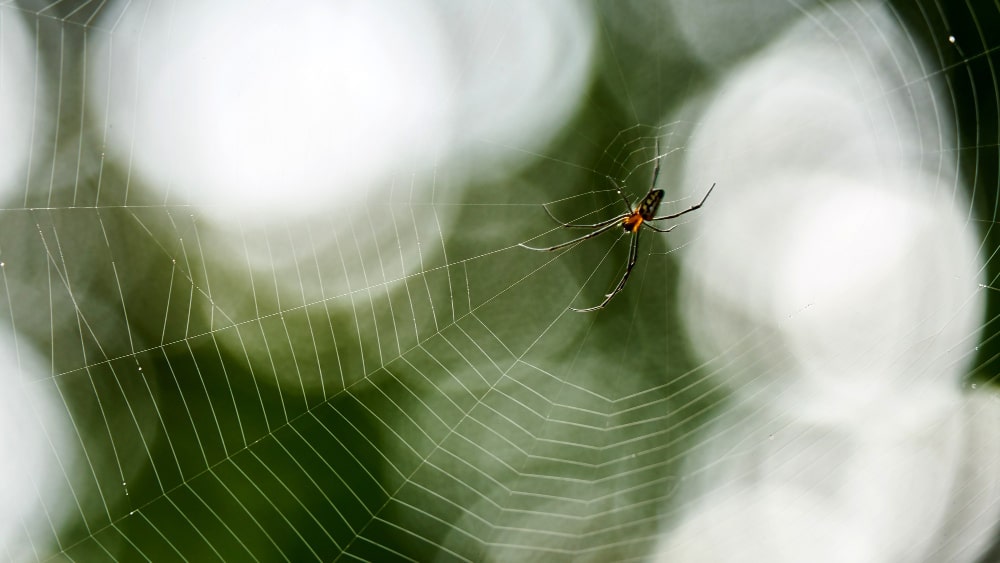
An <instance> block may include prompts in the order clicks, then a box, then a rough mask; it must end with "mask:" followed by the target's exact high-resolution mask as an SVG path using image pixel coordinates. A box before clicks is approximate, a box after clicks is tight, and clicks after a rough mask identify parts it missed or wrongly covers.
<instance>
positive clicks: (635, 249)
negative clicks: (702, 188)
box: [519, 143, 715, 313]
mask: <svg viewBox="0 0 1000 563" xmlns="http://www.w3.org/2000/svg"><path fill="white" fill-rule="evenodd" d="M656 152H657V154H659V152H660V151H659V143H657V145H656ZM659 159H660V157H659V156H657V157H656V166H655V167H654V168H653V180H652V182H650V185H649V191H648V192H646V196H645V197H643V198H642V201H640V202H638V205H637V206H636V207H635V208H633V207H632V205H631V204H630V203H629V202H628V198H627V197H625V193H624V191H622V189H621V187H620V186H619V185H618V183H617V182H615V180H614V178H612V177H611V176H608V180H610V181H611V183H612V184H613V185H614V187H615V190H617V191H618V195H619V196H620V197H621V198H622V201H623V202H625V209H626V210H627V211H626V212H625V213H623V214H621V215H619V216H617V217H613V218H611V219H608V220H606V221H601V222H600V223H594V224H592V225H580V224H574V223H563V222H562V221H560V220H559V219H556V218H555V216H553V215H552V213H551V212H549V208H548V207H546V206H545V205H544V204H543V205H542V209H544V210H545V213H548V215H549V217H551V218H552V220H553V221H555V222H556V223H559V224H560V225H561V226H563V227H565V228H567V229H594V230H593V231H592V232H590V233H587V234H585V235H583V236H582V237H578V238H575V239H573V240H570V241H566V242H563V243H559V244H557V245H555V246H550V247H547V248H535V247H533V246H528V245H526V244H524V243H521V244H520V245H519V246H523V247H524V248H527V249H528V250H538V251H542V252H551V251H553V250H559V249H560V248H567V247H571V246H575V245H577V244H579V243H581V242H583V241H585V240H587V239H591V238H594V237H596V236H597V235H599V234H601V233H604V232H606V231H610V230H611V229H613V228H615V227H616V226H618V227H621V228H623V229H625V232H626V233H629V234H631V235H632V243H631V245H630V246H629V249H628V262H627V264H626V266H625V274H624V275H623V276H622V279H621V280H619V281H618V285H617V286H615V288H614V289H613V290H612V291H611V293H608V294H606V295H605V296H604V301H601V303H600V304H599V305H595V306H593V307H587V308H586V309H577V308H576V307H570V309H573V310H574V311H577V312H579V313H587V312H590V311H597V310H598V309H603V308H604V306H605V305H607V304H608V303H609V302H611V299H612V298H613V297H614V296H615V295H618V294H619V293H621V291H622V290H623V289H625V282H627V281H628V276H629V274H631V273H632V268H634V267H635V263H636V261H637V260H638V258H639V229H640V227H648V228H650V229H652V230H654V231H656V232H658V233H669V232H670V231H672V230H673V229H674V227H676V226H677V225H671V226H670V227H668V228H666V229H660V228H657V227H654V226H653V225H650V222H651V221H664V220H667V219H676V218H677V217H680V216H681V215H684V214H685V213H690V212H692V211H695V210H696V209H698V208H700V207H701V206H702V205H703V204H704V203H705V200H707V199H708V196H709V194H711V193H712V190H713V189H715V184H714V183H713V184H712V187H710V188H708V191H707V192H706V193H705V197H703V198H701V201H699V202H698V203H697V204H695V205H692V206H691V207H688V208H687V209H685V210H684V211H681V212H679V213H672V214H670V215H663V216H661V217H656V210H657V209H659V207H660V201H662V200H663V190H658V189H656V179H657V177H659V175H660V160H659Z"/></svg>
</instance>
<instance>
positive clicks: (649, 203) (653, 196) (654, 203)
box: [635, 190, 663, 221]
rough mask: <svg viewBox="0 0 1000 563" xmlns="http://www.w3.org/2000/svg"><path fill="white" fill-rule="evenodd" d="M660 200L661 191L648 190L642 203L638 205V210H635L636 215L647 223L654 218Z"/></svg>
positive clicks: (661, 197)
mask: <svg viewBox="0 0 1000 563" xmlns="http://www.w3.org/2000/svg"><path fill="white" fill-rule="evenodd" d="M662 199H663V190H649V193H648V194H646V197H645V198H643V200H642V203H640V204H639V208H638V209H636V210H635V212H636V214H637V215H639V217H642V220H643V221H649V220H650V219H652V218H653V217H655V216H656V210H657V209H659V208H660V201H661V200H662Z"/></svg>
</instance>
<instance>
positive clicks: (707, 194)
mask: <svg viewBox="0 0 1000 563" xmlns="http://www.w3.org/2000/svg"><path fill="white" fill-rule="evenodd" d="M714 189H715V184H712V187H711V188H708V191H707V192H706V193H705V197H703V198H701V201H699V202H698V203H697V204H695V205H692V206H691V207H688V208H687V209H685V210H684V211H681V212H680V213H674V214H673V215H664V216H663V217H653V218H652V219H649V221H662V220H663V219H676V218H677V217H680V216H681V215H684V214H685V213H691V212H692V211H694V210H696V209H698V208H700V207H701V206H702V205H703V204H704V203H705V200H706V199H708V196H709V195H711V193H712V190H714ZM670 228H671V229H672V228H673V227H670Z"/></svg>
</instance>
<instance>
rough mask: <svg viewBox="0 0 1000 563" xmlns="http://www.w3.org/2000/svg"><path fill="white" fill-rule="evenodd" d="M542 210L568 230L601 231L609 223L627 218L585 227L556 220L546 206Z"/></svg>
mask: <svg viewBox="0 0 1000 563" xmlns="http://www.w3.org/2000/svg"><path fill="white" fill-rule="evenodd" d="M542 209H544V210H545V213H547V214H548V216H549V217H551V218H552V220H553V221H555V222H556V223H559V226H560V227H566V228H567V229H599V228H601V227H604V226H606V225H607V224H608V223H614V222H615V221H619V220H621V219H624V218H625V217H614V218H612V219H608V220H607V221H601V222H600V223H594V224H592V225H584V224H580V223H563V222H562V221H560V220H559V219H556V216H555V215H553V214H552V213H551V212H550V211H549V208H548V207H546V206H545V205H544V204H543V205H542Z"/></svg>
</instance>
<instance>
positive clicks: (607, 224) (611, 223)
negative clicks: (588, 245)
mask: <svg viewBox="0 0 1000 563" xmlns="http://www.w3.org/2000/svg"><path fill="white" fill-rule="evenodd" d="M625 217H628V215H622V216H621V217H615V218H614V219H609V220H607V221H605V224H604V226H602V227H600V228H599V229H597V230H596V231H594V232H592V233H587V234H585V235H583V236H582V237H577V238H575V239H573V240H569V241H566V242H563V243H560V244H557V245H555V246H549V247H546V248H537V247H534V246H528V245H526V244H524V243H523V242H522V243H520V244H518V246H523V247H524V248H527V249H528V250H540V251H543V252H551V251H553V250H559V249H560V248H566V247H567V246H573V245H574V244H579V243H581V242H583V241H585V240H587V239H591V238H594V237H596V236H597V235H599V234H601V233H603V232H605V231H608V230H610V229H613V228H614V227H617V226H618V222H619V221H621V220H622V219H624V218H625Z"/></svg>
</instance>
